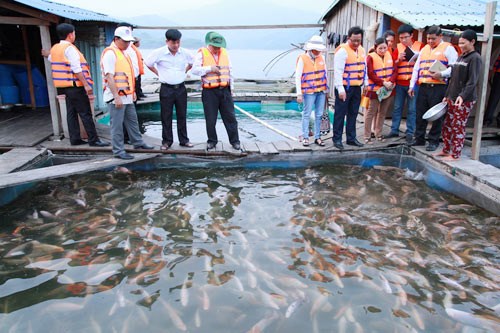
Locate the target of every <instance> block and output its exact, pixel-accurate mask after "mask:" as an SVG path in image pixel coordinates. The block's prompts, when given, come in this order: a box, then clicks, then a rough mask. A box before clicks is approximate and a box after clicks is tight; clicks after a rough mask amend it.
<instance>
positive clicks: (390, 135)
mask: <svg viewBox="0 0 500 333" xmlns="http://www.w3.org/2000/svg"><path fill="white" fill-rule="evenodd" d="M386 138H399V134H398V133H389V135H387V136H386Z"/></svg>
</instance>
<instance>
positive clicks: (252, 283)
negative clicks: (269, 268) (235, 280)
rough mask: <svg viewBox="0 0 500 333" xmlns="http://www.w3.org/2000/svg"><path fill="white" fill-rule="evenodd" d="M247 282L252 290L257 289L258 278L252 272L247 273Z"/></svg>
mask: <svg viewBox="0 0 500 333" xmlns="http://www.w3.org/2000/svg"><path fill="white" fill-rule="evenodd" d="M247 280H248V285H249V286H250V288H252V289H255V288H256V287H257V278H256V277H255V275H253V273H252V272H250V271H248V272H247Z"/></svg>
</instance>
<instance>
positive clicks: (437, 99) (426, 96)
mask: <svg viewBox="0 0 500 333" xmlns="http://www.w3.org/2000/svg"><path fill="white" fill-rule="evenodd" d="M445 93H446V85H445V84H426V83H422V84H421V85H420V87H419V88H418V96H417V126H416V128H415V140H416V142H417V143H420V144H423V143H425V131H426V130H427V120H425V119H423V118H422V116H423V115H424V113H426V112H427V110H429V109H430V108H431V107H433V106H434V105H436V104H438V103H441V102H442V101H443V98H444V95H445ZM443 118H444V116H443V117H441V118H439V119H437V120H434V121H433V122H432V126H431V129H430V131H429V134H428V135H427V138H428V140H429V143H430V144H436V145H438V144H439V138H440V136H441V128H442V127H443Z"/></svg>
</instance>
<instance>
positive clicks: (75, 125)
mask: <svg viewBox="0 0 500 333" xmlns="http://www.w3.org/2000/svg"><path fill="white" fill-rule="evenodd" d="M57 93H58V94H59V95H62V94H64V95H66V113H67V118H68V131H69V141H70V142H71V143H76V142H78V141H79V140H81V139H82V138H81V136H80V123H79V122H78V116H80V119H81V120H82V123H83V127H84V128H85V131H86V132H87V135H88V137H89V138H88V140H89V142H96V141H98V140H99V137H98V136H97V131H96V129H95V123H94V119H92V109H91V108H90V101H89V96H88V95H87V92H86V91H85V88H83V87H70V88H58V89H57Z"/></svg>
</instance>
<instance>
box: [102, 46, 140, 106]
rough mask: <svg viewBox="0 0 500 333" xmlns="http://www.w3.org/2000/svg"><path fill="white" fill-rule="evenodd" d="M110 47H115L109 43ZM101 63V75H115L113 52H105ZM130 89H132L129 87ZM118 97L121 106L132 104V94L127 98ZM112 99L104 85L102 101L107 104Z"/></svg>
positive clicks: (111, 94)
mask: <svg viewBox="0 0 500 333" xmlns="http://www.w3.org/2000/svg"><path fill="white" fill-rule="evenodd" d="M111 46H115V47H116V45H115V43H111ZM127 50H128V49H127ZM127 50H125V54H128V52H127ZM132 52H134V50H132ZM134 53H135V52H134ZM101 63H102V75H104V76H105V75H106V74H113V75H114V74H115V65H116V55H115V52H113V51H111V50H110V51H106V53H104V55H103V57H102V60H101ZM131 88H134V87H131ZM120 97H121V100H122V103H123V104H132V103H133V102H134V96H133V94H131V95H127V96H122V95H120ZM113 98H114V97H113V93H112V92H111V90H110V89H109V88H108V87H107V86H106V85H105V86H104V93H103V99H104V101H105V102H108V101H110V100H112V99H113ZM114 103H115V101H113V104H114Z"/></svg>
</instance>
